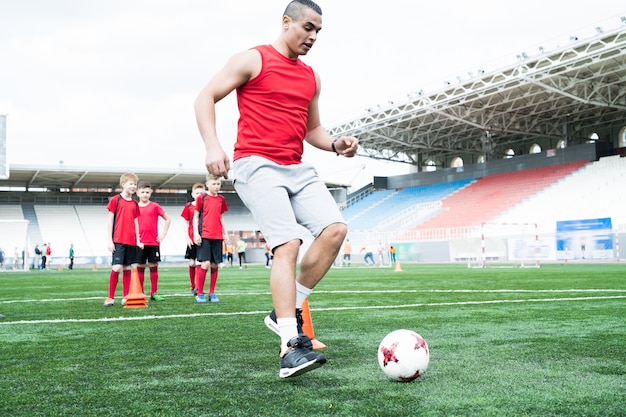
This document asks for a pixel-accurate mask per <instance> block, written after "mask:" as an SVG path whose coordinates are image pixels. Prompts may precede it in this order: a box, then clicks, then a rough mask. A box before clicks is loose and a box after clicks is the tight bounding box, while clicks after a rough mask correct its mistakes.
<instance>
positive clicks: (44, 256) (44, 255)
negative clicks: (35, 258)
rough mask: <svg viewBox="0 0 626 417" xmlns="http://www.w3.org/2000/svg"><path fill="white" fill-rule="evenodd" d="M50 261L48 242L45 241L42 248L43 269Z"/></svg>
mask: <svg viewBox="0 0 626 417" xmlns="http://www.w3.org/2000/svg"><path fill="white" fill-rule="evenodd" d="M47 263H48V244H47V243H44V244H43V248H42V250H41V269H46V264H47Z"/></svg>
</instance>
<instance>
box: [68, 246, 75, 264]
mask: <svg viewBox="0 0 626 417" xmlns="http://www.w3.org/2000/svg"><path fill="white" fill-rule="evenodd" d="M69 258H70V265H69V266H68V268H69V269H74V244H73V243H70V253H69Z"/></svg>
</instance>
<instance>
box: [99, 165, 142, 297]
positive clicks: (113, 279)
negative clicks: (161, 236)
mask: <svg viewBox="0 0 626 417" xmlns="http://www.w3.org/2000/svg"><path fill="white" fill-rule="evenodd" d="M120 186H121V187H122V192H121V193H120V194H118V195H116V196H114V197H112V198H111V199H110V200H109V203H108V204H107V210H108V217H107V235H108V239H109V244H108V248H109V250H110V251H111V253H112V254H113V258H112V261H111V264H112V267H111V273H110V275H109V296H108V297H107V298H106V299H105V300H104V306H105V307H112V306H113V305H114V304H115V290H116V289H117V284H118V282H119V275H120V272H122V305H124V304H126V296H127V295H128V292H129V291H130V278H131V266H132V265H133V264H136V263H137V247H140V248H143V243H141V240H140V239H139V221H138V219H137V218H138V217H139V204H138V203H137V201H136V200H134V199H133V194H135V192H136V191H137V176H136V175H135V174H130V173H126V174H122V176H121V177H120Z"/></svg>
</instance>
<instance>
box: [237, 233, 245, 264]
mask: <svg viewBox="0 0 626 417" xmlns="http://www.w3.org/2000/svg"><path fill="white" fill-rule="evenodd" d="M237 259H239V269H242V268H243V267H244V266H245V264H246V241H245V240H243V239H242V238H241V237H239V240H237Z"/></svg>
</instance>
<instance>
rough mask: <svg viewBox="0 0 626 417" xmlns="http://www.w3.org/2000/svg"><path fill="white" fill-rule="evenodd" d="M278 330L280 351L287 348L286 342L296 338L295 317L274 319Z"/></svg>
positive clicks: (296, 326) (296, 325)
mask: <svg viewBox="0 0 626 417" xmlns="http://www.w3.org/2000/svg"><path fill="white" fill-rule="evenodd" d="M276 324H278V329H279V330H280V342H281V347H282V350H285V349H286V348H287V342H288V341H290V340H291V339H293V338H294V337H297V336H298V323H297V322H296V318H295V317H288V318H284V319H280V318H278V319H276Z"/></svg>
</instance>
